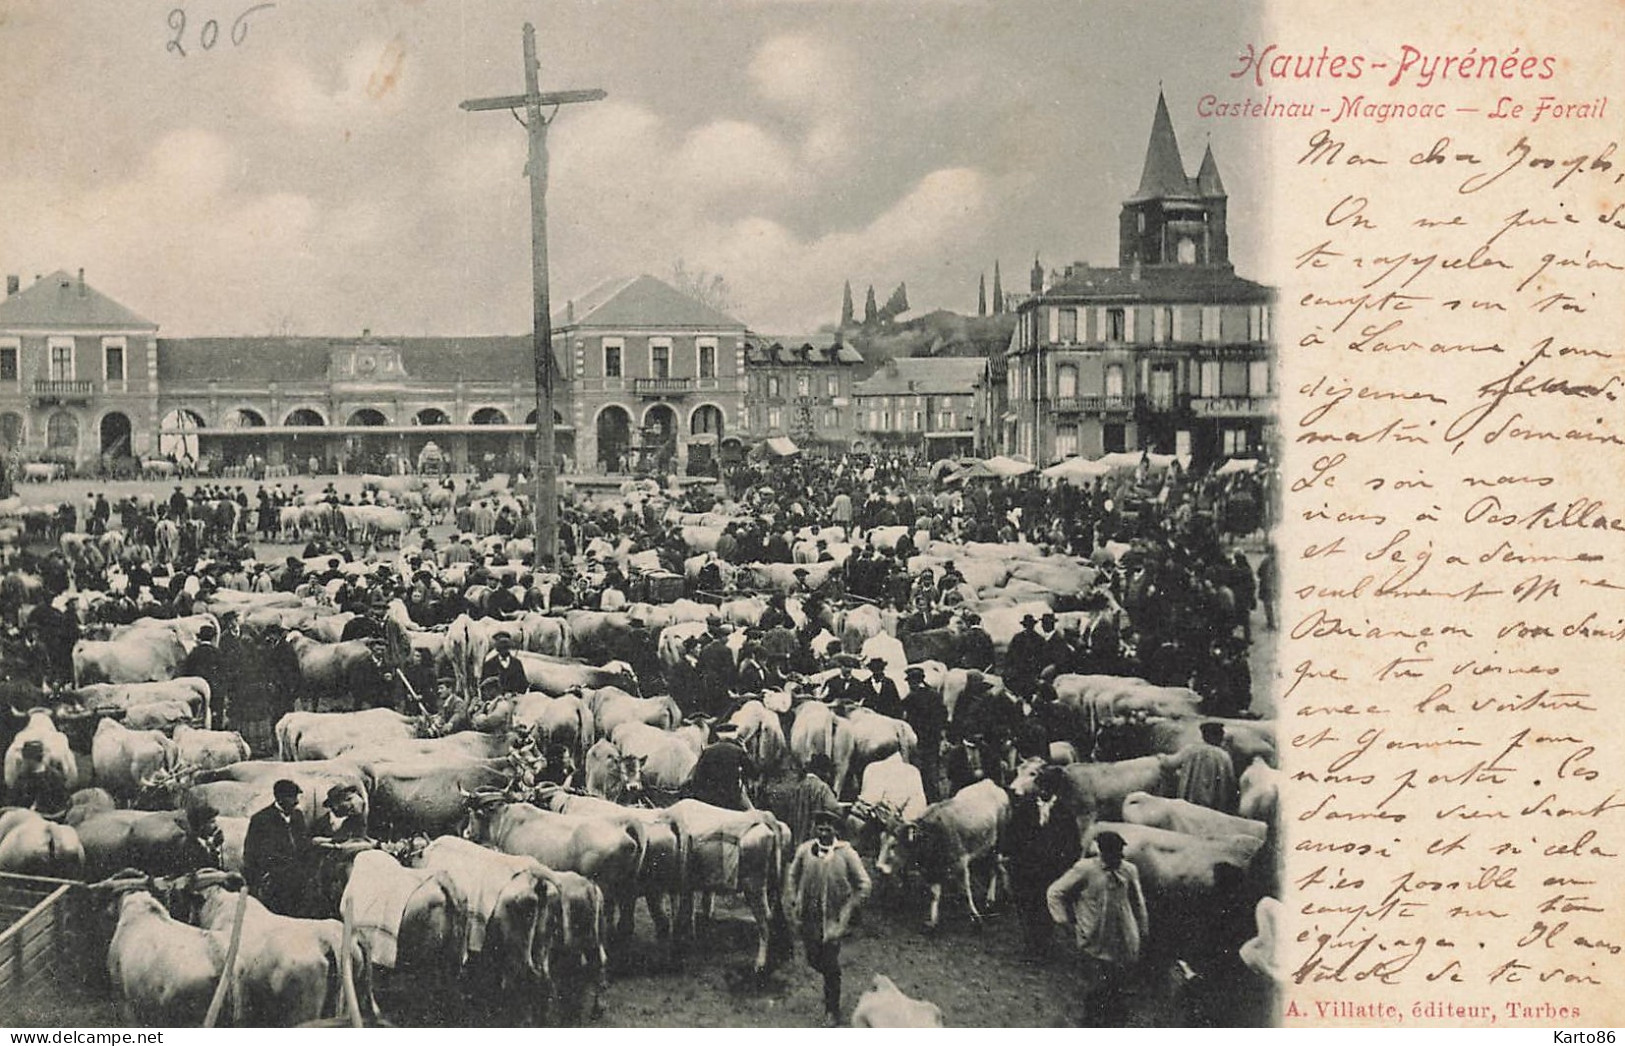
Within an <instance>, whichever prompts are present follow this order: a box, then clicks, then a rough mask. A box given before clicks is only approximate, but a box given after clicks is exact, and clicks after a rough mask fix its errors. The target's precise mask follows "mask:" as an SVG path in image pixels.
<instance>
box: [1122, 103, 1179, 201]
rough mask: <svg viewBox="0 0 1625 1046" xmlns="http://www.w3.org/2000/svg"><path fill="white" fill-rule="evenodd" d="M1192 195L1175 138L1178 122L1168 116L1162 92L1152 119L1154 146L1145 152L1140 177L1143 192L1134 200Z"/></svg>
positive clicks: (1166, 104)
mask: <svg viewBox="0 0 1625 1046" xmlns="http://www.w3.org/2000/svg"><path fill="white" fill-rule="evenodd" d="M1191 191H1192V186H1191V181H1190V179H1189V178H1188V177H1186V175H1185V162H1184V161H1183V160H1181V159H1180V157H1179V142H1178V140H1177V139H1175V138H1174V121H1173V118H1172V117H1170V116H1169V115H1168V100H1167V99H1166V98H1164V97H1163V94H1162V92H1161V91H1160V90H1159V91H1158V92H1157V113H1156V115H1155V116H1154V117H1152V119H1151V142H1150V144H1149V145H1148V146H1146V150H1145V169H1144V170H1143V171H1142V172H1141V173H1140V188H1139V189H1138V190H1137V191H1136V192H1135V193H1134V199H1136V200H1147V199H1153V198H1155V197H1159V196H1187V195H1190V193H1191Z"/></svg>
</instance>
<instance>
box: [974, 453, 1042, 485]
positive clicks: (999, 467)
mask: <svg viewBox="0 0 1625 1046" xmlns="http://www.w3.org/2000/svg"><path fill="white" fill-rule="evenodd" d="M982 464H983V465H984V466H985V467H986V468H987V470H988V471H989V472H991V473H993V475H995V476H998V477H1000V478H1001V479H1009V478H1010V477H1012V476H1025V475H1026V474H1027V473H1029V472H1031V471H1032V470H1033V468H1034V465H1033V463H1032V462H1030V461H1017V460H1016V459H1015V458H1007V457H1005V456H1004V455H1003V454H996V455H994V456H993V457H991V458H988V459H987V460H986V461H984V462H982Z"/></svg>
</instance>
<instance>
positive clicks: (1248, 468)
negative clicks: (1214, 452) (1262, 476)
mask: <svg viewBox="0 0 1625 1046" xmlns="http://www.w3.org/2000/svg"><path fill="white" fill-rule="evenodd" d="M1257 471H1258V459H1257V458H1231V459H1230V460H1229V461H1227V462H1225V463H1224V464H1223V465H1220V466H1219V468H1218V471H1216V472H1215V473H1214V475H1216V476H1234V475H1235V474H1237V473H1238V472H1257Z"/></svg>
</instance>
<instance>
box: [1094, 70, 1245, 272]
mask: <svg viewBox="0 0 1625 1046" xmlns="http://www.w3.org/2000/svg"><path fill="white" fill-rule="evenodd" d="M1226 206H1227V199H1226V196H1225V191H1224V182H1223V180H1222V179H1220V177H1219V165H1218V162H1217V161H1216V160H1215V159H1214V158H1213V149H1212V147H1211V146H1209V147H1208V149H1207V152H1206V153H1205V154H1204V155H1203V157H1202V166H1201V169H1200V171H1198V173H1197V175H1196V177H1195V178H1192V177H1189V176H1188V175H1186V173H1185V164H1184V161H1183V160H1182V159H1181V158H1180V155H1179V141H1178V140H1177V139H1176V138H1175V137H1174V123H1173V120H1172V118H1171V117H1169V115H1168V102H1167V99H1166V98H1164V97H1163V94H1162V92H1161V91H1158V92H1157V111H1156V114H1155V115H1154V116H1153V117H1152V119H1151V140H1150V143H1149V144H1148V145H1147V146H1146V151H1145V167H1144V168H1143V169H1142V170H1141V172H1140V186H1139V188H1138V189H1137V190H1135V193H1134V195H1133V196H1131V197H1129V198H1128V199H1127V200H1125V201H1124V202H1123V209H1122V211H1121V212H1120V215H1119V217H1118V264H1119V265H1121V266H1123V267H1124V268H1129V267H1131V266H1134V265H1136V264H1138V265H1213V266H1224V267H1228V266H1229V265H1230V236H1229V232H1228V231H1227V229H1226V227H1225V211H1226Z"/></svg>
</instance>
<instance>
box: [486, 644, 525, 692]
mask: <svg viewBox="0 0 1625 1046" xmlns="http://www.w3.org/2000/svg"><path fill="white" fill-rule="evenodd" d="M491 642H492V644H493V649H492V650H491V652H490V653H489V654H486V655H485V660H484V661H483V662H482V663H481V664H480V682H481V683H482V684H483V683H484V682H485V681H486V680H487V679H494V680H496V684H497V692H498V693H500V694H523V693H524V692H525V691H527V690H529V689H530V684H529V683H528V682H527V681H526V679H525V666H524V665H523V664H521V663H520V661H519V658H517V657H515V656H514V652H513V635H512V634H511V633H510V632H508V631H506V630H503V631H501V632H498V633H497V634H496V635H495V636H493V637H492V638H491Z"/></svg>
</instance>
